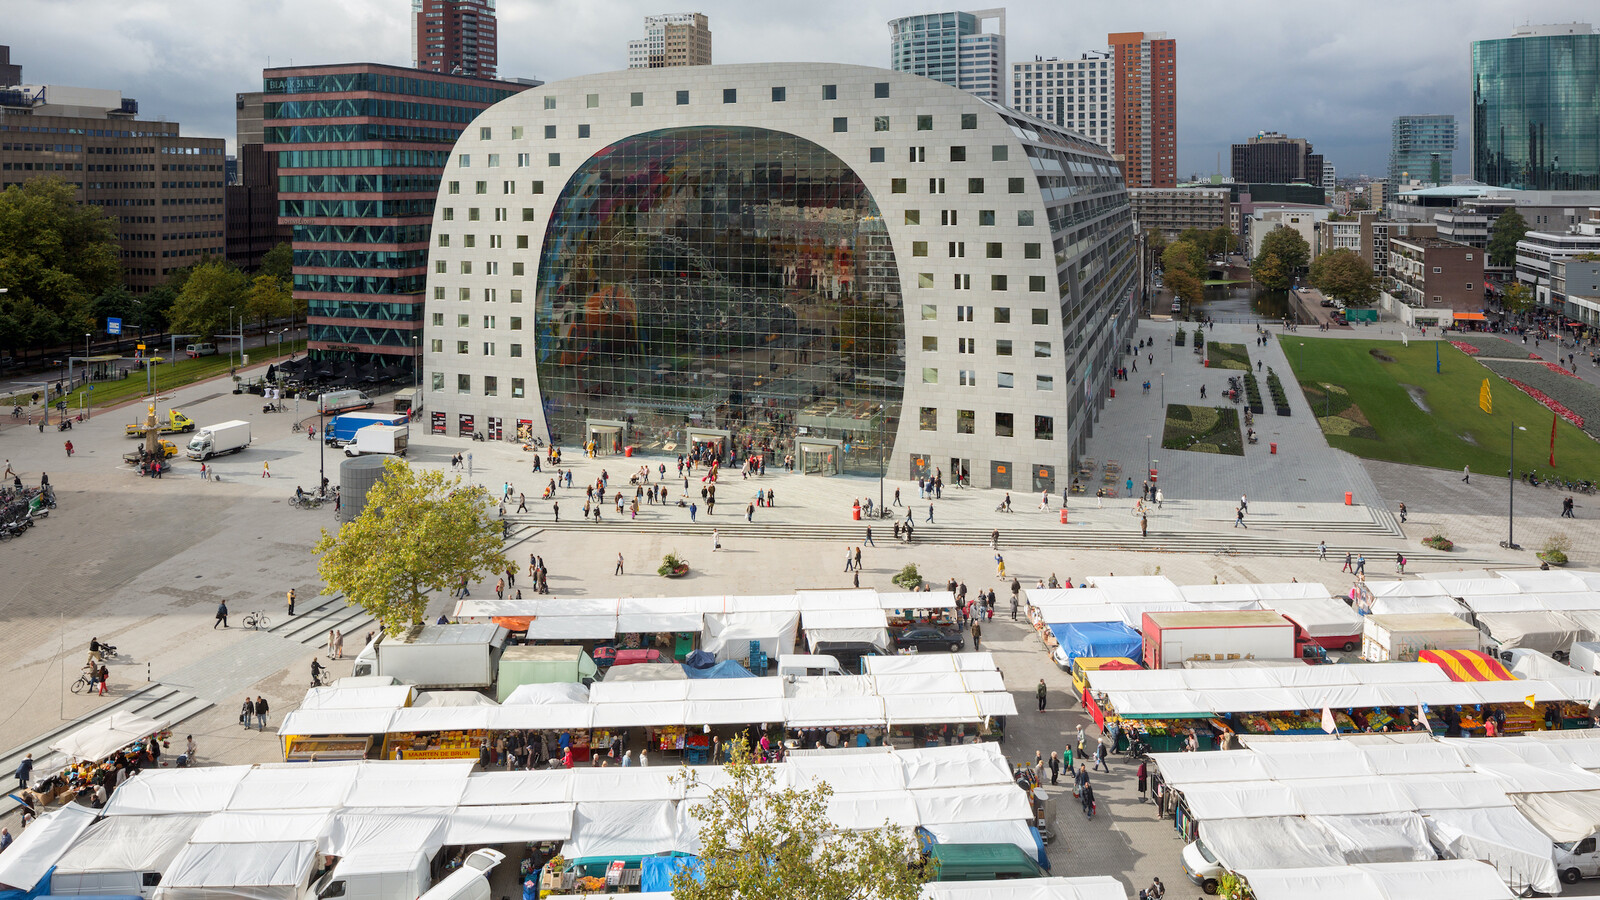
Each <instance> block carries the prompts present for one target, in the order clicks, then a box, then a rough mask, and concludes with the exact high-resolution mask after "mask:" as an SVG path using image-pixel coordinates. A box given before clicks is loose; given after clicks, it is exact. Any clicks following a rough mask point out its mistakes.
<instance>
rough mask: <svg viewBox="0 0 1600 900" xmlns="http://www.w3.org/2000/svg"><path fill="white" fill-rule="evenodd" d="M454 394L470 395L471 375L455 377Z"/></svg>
mask: <svg viewBox="0 0 1600 900" xmlns="http://www.w3.org/2000/svg"><path fill="white" fill-rule="evenodd" d="M456 393H458V394H470V393H472V376H471V375H457V376H456Z"/></svg>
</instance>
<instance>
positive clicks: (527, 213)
mask: <svg viewBox="0 0 1600 900" xmlns="http://www.w3.org/2000/svg"><path fill="white" fill-rule="evenodd" d="M534 215H535V213H534V210H533V207H531V206H524V207H523V208H522V221H524V222H534V221H537V220H536V219H535V218H534Z"/></svg>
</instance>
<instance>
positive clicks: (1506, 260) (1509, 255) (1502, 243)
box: [1489, 208, 1528, 266]
mask: <svg viewBox="0 0 1600 900" xmlns="http://www.w3.org/2000/svg"><path fill="white" fill-rule="evenodd" d="M1527 233H1528V220H1527V219H1524V218H1523V217H1522V213H1519V212H1517V211H1516V209H1515V208H1511V209H1507V210H1506V211H1505V212H1503V213H1501V214H1500V217H1499V218H1497V219H1495V220H1494V228H1493V229H1492V230H1491V231H1490V232H1489V262H1491V263H1493V264H1494V265H1497V266H1514V265H1516V264H1517V241H1520V240H1522V238H1523V236H1524V235H1526V234H1527Z"/></svg>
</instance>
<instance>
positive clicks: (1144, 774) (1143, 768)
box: [1139, 759, 1150, 803]
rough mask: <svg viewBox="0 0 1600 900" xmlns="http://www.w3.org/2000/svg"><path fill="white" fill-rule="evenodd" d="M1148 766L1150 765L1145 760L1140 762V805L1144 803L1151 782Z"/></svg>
mask: <svg viewBox="0 0 1600 900" xmlns="http://www.w3.org/2000/svg"><path fill="white" fill-rule="evenodd" d="M1147 765H1148V764H1147V763H1146V762H1145V761H1144V760H1142V759H1141V760H1139V802H1140V803H1143V802H1144V792H1145V788H1146V787H1147V786H1148V785H1149V783H1150V780H1149V779H1150V770H1149V769H1148V768H1147Z"/></svg>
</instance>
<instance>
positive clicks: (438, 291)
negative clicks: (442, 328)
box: [433, 260, 444, 325]
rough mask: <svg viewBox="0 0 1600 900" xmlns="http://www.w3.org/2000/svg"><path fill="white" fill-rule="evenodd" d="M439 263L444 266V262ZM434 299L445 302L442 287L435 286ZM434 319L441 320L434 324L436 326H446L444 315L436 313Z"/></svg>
mask: <svg viewBox="0 0 1600 900" xmlns="http://www.w3.org/2000/svg"><path fill="white" fill-rule="evenodd" d="M439 262H440V263H441V264H442V263H443V262H444V260H440V261H439ZM433 299H435V300H443V299H444V288H443V287H440V286H437V285H435V286H434V289H433ZM433 317H434V318H435V319H438V320H439V321H437V322H435V323H433V324H435V325H443V324H444V314H443V313H434V314H433Z"/></svg>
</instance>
